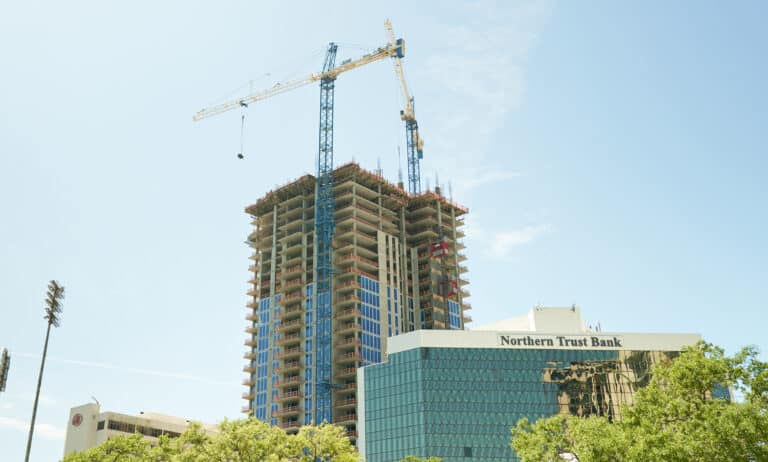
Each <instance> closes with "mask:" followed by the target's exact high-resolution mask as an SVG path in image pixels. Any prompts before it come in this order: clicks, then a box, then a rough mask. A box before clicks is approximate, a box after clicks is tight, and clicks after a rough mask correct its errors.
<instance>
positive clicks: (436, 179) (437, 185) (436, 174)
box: [435, 172, 442, 196]
mask: <svg viewBox="0 0 768 462" xmlns="http://www.w3.org/2000/svg"><path fill="white" fill-rule="evenodd" d="M441 192H442V191H440V175H439V174H438V173H437V172H435V193H437V195H438V196H439V195H440V193H441Z"/></svg>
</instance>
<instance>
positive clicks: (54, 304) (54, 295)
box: [24, 281, 64, 462]
mask: <svg viewBox="0 0 768 462" xmlns="http://www.w3.org/2000/svg"><path fill="white" fill-rule="evenodd" d="M63 299H64V287H63V286H61V285H59V283H58V281H51V282H49V283H48V292H47V294H46V297H45V319H47V320H48V329H47V330H46V331H45V346H44V347H43V360H42V361H41V362H40V375H39V376H38V377H37V391H36V392H35V405H34V407H33V408H32V422H30V423H29V438H28V439H27V453H26V455H25V456H24V462H29V451H30V450H31V449H32V434H33V433H34V431H35V417H37V401H38V399H39V398H40V385H41V384H42V382H43V368H44V367H45V357H46V356H47V355H48V338H49V337H50V335H51V326H54V327H59V324H60V323H61V320H60V319H59V315H60V314H61V300H63Z"/></svg>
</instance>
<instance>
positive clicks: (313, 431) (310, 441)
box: [293, 423, 360, 462]
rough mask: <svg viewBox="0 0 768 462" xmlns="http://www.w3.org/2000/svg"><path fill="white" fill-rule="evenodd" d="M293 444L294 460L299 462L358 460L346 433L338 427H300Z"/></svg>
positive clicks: (325, 425)
mask: <svg viewBox="0 0 768 462" xmlns="http://www.w3.org/2000/svg"><path fill="white" fill-rule="evenodd" d="M294 444H295V447H294V453H293V455H294V456H295V457H296V459H294V460H297V461H299V462H313V461H316V460H322V461H331V460H332V461H333V462H357V461H358V459H359V458H360V457H359V456H358V454H357V451H356V450H355V447H354V446H352V443H351V442H350V441H349V438H347V435H346V431H345V430H344V429H343V428H342V427H339V426H338V425H331V424H327V423H322V424H320V425H306V426H304V427H301V428H300V429H299V432H298V433H297V434H296V436H295V439H294Z"/></svg>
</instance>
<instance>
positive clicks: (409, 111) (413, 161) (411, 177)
mask: <svg viewBox="0 0 768 462" xmlns="http://www.w3.org/2000/svg"><path fill="white" fill-rule="evenodd" d="M384 26H385V27H386V29H387V33H388V35H389V45H390V46H394V45H395V44H396V43H397V40H395V32H394V30H393V29H392V23H391V22H390V21H389V19H387V21H386V22H385V23H384ZM400 40H402V39H400ZM400 58H402V56H393V59H392V63H393V64H394V66H395V73H396V74H397V78H398V80H400V89H401V90H402V92H403V100H404V103H405V109H402V110H400V118H401V119H402V120H403V121H404V122H405V141H406V147H407V153H406V157H407V158H408V192H409V193H411V194H419V193H421V169H420V167H419V160H420V159H422V158H423V157H424V152H423V151H424V141H423V140H422V139H421V136H419V124H418V123H417V122H416V114H415V113H414V109H413V96H411V94H410V92H409V91H408V83H407V82H406V81H405V73H404V72H403V63H402V62H401V61H400Z"/></svg>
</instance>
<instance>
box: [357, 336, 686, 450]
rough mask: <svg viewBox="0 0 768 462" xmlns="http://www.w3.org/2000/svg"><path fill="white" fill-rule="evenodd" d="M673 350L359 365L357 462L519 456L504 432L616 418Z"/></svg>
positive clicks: (483, 351)
mask: <svg viewBox="0 0 768 462" xmlns="http://www.w3.org/2000/svg"><path fill="white" fill-rule="evenodd" d="M675 355H677V353H676V352H649V351H623V350H622V351H618V350H569V349H499V348H428V347H422V348H415V349H411V350H407V351H402V352H398V353H394V354H390V355H389V358H388V362H387V363H384V364H378V365H374V366H370V367H367V368H365V369H364V378H365V380H364V386H365V435H366V437H365V454H364V455H365V460H366V461H367V462H390V461H393V462H394V461H399V460H401V459H402V458H403V457H405V456H407V455H415V456H419V457H428V456H436V457H440V458H442V459H443V460H444V461H445V462H459V461H462V462H467V461H494V462H495V461H510V460H518V459H517V458H516V457H515V454H514V452H513V451H512V449H511V448H510V429H511V428H512V426H514V425H515V423H516V422H517V421H518V420H519V419H521V418H523V417H528V418H529V419H530V420H532V421H535V420H537V419H539V418H541V417H547V416H551V415H554V414H557V413H570V414H574V415H604V416H608V417H609V418H611V419H613V418H619V417H620V415H619V407H620V405H622V404H630V403H631V402H632V396H633V393H634V392H635V390H637V388H639V387H642V386H644V385H646V384H647V383H648V380H649V378H650V377H649V371H650V367H651V366H652V364H654V363H655V362H658V361H659V360H661V359H662V358H667V357H672V356H675Z"/></svg>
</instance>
